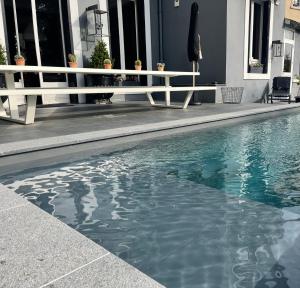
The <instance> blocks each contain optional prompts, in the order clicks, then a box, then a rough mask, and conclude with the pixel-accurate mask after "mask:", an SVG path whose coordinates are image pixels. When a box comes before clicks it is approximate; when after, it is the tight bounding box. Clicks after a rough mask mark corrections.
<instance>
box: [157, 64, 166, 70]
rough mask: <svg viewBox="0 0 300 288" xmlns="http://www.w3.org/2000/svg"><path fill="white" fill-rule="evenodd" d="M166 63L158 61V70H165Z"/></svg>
mask: <svg viewBox="0 0 300 288" xmlns="http://www.w3.org/2000/svg"><path fill="white" fill-rule="evenodd" d="M165 66H166V64H165V63H157V70H158V71H164V70H165Z"/></svg>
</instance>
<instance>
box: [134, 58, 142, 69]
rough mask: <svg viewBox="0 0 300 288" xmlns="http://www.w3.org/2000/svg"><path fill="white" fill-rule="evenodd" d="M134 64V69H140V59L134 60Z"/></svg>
mask: <svg viewBox="0 0 300 288" xmlns="http://www.w3.org/2000/svg"><path fill="white" fill-rule="evenodd" d="M134 66H135V70H142V61H141V60H139V59H137V60H136V61H135V62H134Z"/></svg>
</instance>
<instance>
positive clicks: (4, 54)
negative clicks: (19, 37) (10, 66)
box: [0, 44, 6, 65]
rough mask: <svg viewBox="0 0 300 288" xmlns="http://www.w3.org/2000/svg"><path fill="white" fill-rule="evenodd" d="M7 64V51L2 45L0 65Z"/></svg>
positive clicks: (0, 46) (0, 48) (0, 47)
mask: <svg viewBox="0 0 300 288" xmlns="http://www.w3.org/2000/svg"><path fill="white" fill-rule="evenodd" d="M5 64H6V51H5V50H4V47H3V46H2V45H1V44H0V65H5Z"/></svg>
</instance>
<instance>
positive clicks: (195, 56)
mask: <svg viewBox="0 0 300 288" xmlns="http://www.w3.org/2000/svg"><path fill="white" fill-rule="evenodd" d="M198 22H199V5H198V3H197V2H194V3H193V4H192V8H191V19H190V29H189V38H188V57H189V61H190V62H198V61H199V60H200V59H202V51H201V43H200V34H199V31H198Z"/></svg>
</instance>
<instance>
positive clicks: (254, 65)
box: [250, 62, 264, 67]
mask: <svg viewBox="0 0 300 288" xmlns="http://www.w3.org/2000/svg"><path fill="white" fill-rule="evenodd" d="M250 67H264V65H263V64H261V63H260V62H256V63H250Z"/></svg>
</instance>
